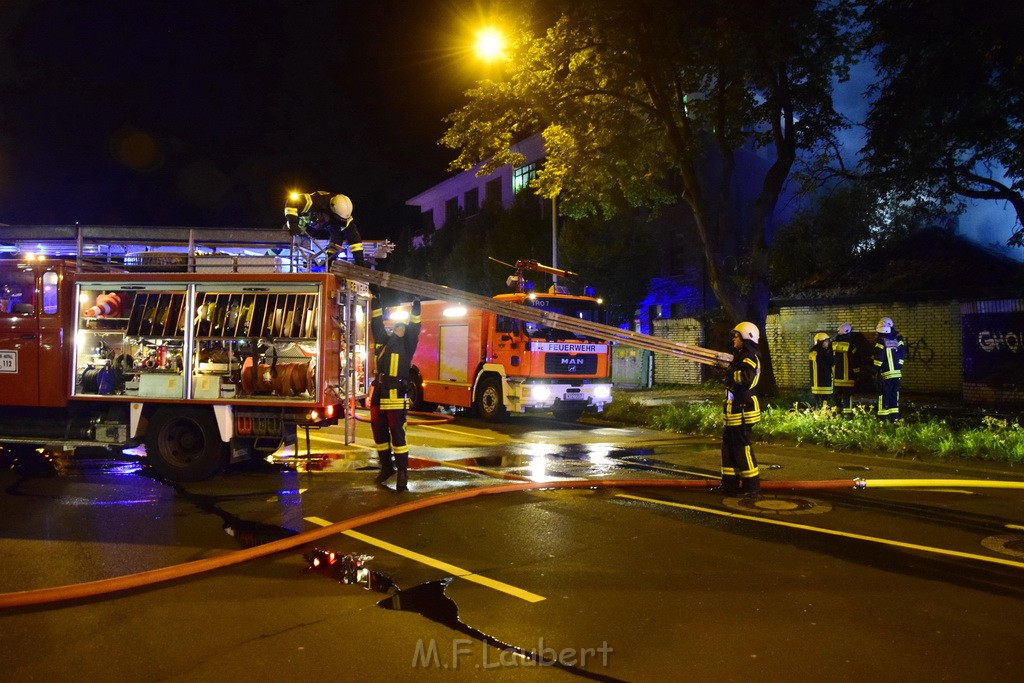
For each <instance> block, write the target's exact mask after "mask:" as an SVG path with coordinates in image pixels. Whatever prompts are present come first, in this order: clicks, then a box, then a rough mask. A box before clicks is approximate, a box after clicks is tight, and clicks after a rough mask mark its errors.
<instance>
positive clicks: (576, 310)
mask: <svg viewBox="0 0 1024 683" xmlns="http://www.w3.org/2000/svg"><path fill="white" fill-rule="evenodd" d="M524 303H525V305H527V306H530V307H532V308H539V309H542V310H545V311H551V312H552V313H558V314H559V315H565V316H570V317H572V318H576V319H578V320H584V321H587V322H594V323H604V312H603V311H602V310H601V308H600V307H599V306H598V303H597V301H595V300H593V299H567V298H556V297H550V298H549V297H544V296H538V297H537V298H536V299H527V300H526V301H525V302H524ZM523 328H524V330H525V331H526V334H527V336H529V337H530V338H531V339H544V340H545V341H562V340H566V339H587V340H590V341H597V340H592V339H590V338H589V337H582V336H581V335H579V334H576V333H574V332H567V331H565V330H557V329H555V328H553V327H548V326H547V325H545V324H543V323H533V322H524V323H523Z"/></svg>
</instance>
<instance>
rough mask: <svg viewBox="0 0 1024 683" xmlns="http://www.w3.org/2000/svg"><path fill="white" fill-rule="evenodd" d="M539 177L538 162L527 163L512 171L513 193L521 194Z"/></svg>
mask: <svg viewBox="0 0 1024 683" xmlns="http://www.w3.org/2000/svg"><path fill="white" fill-rule="evenodd" d="M536 177H537V164H526V165H525V166H520V167H519V168H517V169H515V170H513V171H512V194H519V193H520V192H522V191H523V190H525V189H526V187H527V185H529V184H530V181H531V180H533V179H534V178H536Z"/></svg>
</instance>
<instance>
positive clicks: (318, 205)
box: [284, 190, 364, 268]
mask: <svg viewBox="0 0 1024 683" xmlns="http://www.w3.org/2000/svg"><path fill="white" fill-rule="evenodd" d="M284 219H285V226H286V227H287V228H288V232H290V233H291V234H293V235H302V234H307V235H309V236H310V237H312V238H314V239H318V240H322V239H326V240H327V267H328V268H330V265H331V264H332V263H333V262H334V259H336V258H337V257H338V254H339V253H340V252H341V250H342V248H341V245H342V243H343V242H345V241H347V242H348V250H349V251H350V252H351V253H352V258H353V259H354V260H355V262H356V265H360V266H361V265H364V263H363V238H362V237H361V236H360V235H359V229H358V228H357V227H356V223H355V220H354V219H353V218H352V200H351V199H349V198H348V197H346V196H345V195H343V194H336V195H332V194H331V193H329V192H324V191H322V190H320V191H317V192H313V193H312V194H301V193H298V192H295V193H293V194H291V195H290V196H289V197H288V202H287V203H286V204H285V207H284Z"/></svg>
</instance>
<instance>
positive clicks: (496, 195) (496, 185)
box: [484, 178, 502, 205]
mask: <svg viewBox="0 0 1024 683" xmlns="http://www.w3.org/2000/svg"><path fill="white" fill-rule="evenodd" d="M485 191H486V192H487V194H486V195H485V198H484V201H487V202H491V203H492V204H499V205H500V204H501V201H502V200H501V178H495V179H494V180H488V181H487V188H486V190H485Z"/></svg>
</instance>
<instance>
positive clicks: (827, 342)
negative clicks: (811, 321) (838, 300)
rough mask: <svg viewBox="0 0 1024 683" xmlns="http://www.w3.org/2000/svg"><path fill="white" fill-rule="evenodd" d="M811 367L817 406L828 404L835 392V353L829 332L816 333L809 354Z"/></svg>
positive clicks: (812, 392) (813, 395) (812, 388)
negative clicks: (833, 373)
mask: <svg viewBox="0 0 1024 683" xmlns="http://www.w3.org/2000/svg"><path fill="white" fill-rule="evenodd" d="M807 359H808V361H809V363H810V367H811V397H812V398H813V400H814V404H815V405H816V406H817V407H819V408H820V407H822V406H825V405H828V400H829V399H830V398H832V394H833V393H834V392H835V384H834V382H833V379H832V367H833V365H835V355H834V354H833V352H832V338H831V337H830V336H828V333H827V332H818V333H817V334H816V335H814V345H813V346H812V347H811V350H810V352H809V353H808V354H807Z"/></svg>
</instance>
